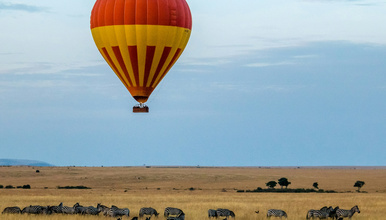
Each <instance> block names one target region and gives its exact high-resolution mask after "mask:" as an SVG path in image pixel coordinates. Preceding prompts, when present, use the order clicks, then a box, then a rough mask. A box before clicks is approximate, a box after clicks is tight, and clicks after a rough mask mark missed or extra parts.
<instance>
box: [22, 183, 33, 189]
mask: <svg viewBox="0 0 386 220" xmlns="http://www.w3.org/2000/svg"><path fill="white" fill-rule="evenodd" d="M22 188H23V189H31V186H30V185H29V184H27V185H23V186H22Z"/></svg>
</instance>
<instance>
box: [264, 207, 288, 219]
mask: <svg viewBox="0 0 386 220" xmlns="http://www.w3.org/2000/svg"><path fill="white" fill-rule="evenodd" d="M272 216H273V217H280V218H282V217H284V218H287V213H285V211H283V210H280V209H270V210H268V212H267V218H271V217H272Z"/></svg>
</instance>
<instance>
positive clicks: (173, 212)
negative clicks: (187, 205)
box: [164, 207, 185, 217]
mask: <svg viewBox="0 0 386 220" xmlns="http://www.w3.org/2000/svg"><path fill="white" fill-rule="evenodd" d="M182 214H184V212H183V211H182V210H181V209H178V208H173V207H166V208H165V211H164V216H165V217H169V215H176V216H180V215H182ZM184 216H185V214H184Z"/></svg>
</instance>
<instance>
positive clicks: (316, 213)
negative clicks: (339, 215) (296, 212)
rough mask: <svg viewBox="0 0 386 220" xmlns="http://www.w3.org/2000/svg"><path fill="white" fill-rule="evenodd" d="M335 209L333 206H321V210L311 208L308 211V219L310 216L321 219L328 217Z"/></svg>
mask: <svg viewBox="0 0 386 220" xmlns="http://www.w3.org/2000/svg"><path fill="white" fill-rule="evenodd" d="M332 210H333V208H332V206H330V207H328V208H327V206H325V207H323V208H321V209H320V210H314V209H311V210H309V211H308V212H307V216H306V219H310V218H312V219H313V218H319V219H327V218H329V217H330V212H331V211H332Z"/></svg>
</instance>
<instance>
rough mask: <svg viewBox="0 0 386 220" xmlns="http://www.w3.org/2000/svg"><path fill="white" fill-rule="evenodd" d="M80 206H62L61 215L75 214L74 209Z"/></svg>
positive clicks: (77, 204)
mask: <svg viewBox="0 0 386 220" xmlns="http://www.w3.org/2000/svg"><path fill="white" fill-rule="evenodd" d="M78 206H80V205H79V203H75V204H74V206H72V207H68V206H62V213H63V214H75V213H76V208H77V207H78Z"/></svg>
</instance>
